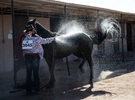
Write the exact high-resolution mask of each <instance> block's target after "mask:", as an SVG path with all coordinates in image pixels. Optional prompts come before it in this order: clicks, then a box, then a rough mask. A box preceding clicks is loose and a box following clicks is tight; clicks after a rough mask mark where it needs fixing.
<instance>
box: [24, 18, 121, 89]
mask: <svg viewBox="0 0 135 100" xmlns="http://www.w3.org/2000/svg"><path fill="white" fill-rule="evenodd" d="M26 25H33V26H34V28H35V30H36V31H37V34H38V35H39V36H41V37H43V38H48V37H54V35H53V34H52V32H51V31H49V30H48V29H46V28H45V27H43V26H42V25H41V24H40V23H38V22H37V21H36V19H33V20H29V21H28V22H27V24H26ZM120 32H121V29H120V25H119V23H118V22H117V21H116V20H115V19H113V18H106V19H102V18H100V19H98V20H97V22H96V26H95V28H94V29H91V30H90V31H89V33H87V34H86V33H74V34H63V33H62V34H61V35H59V36H55V41H53V43H51V44H49V45H42V46H43V49H44V52H45V53H44V58H45V60H46V62H47V64H48V66H49V71H50V76H51V77H50V81H49V83H48V85H47V86H48V87H49V88H50V87H54V83H55V77H54V68H55V60H56V59H59V58H63V57H66V56H68V55H70V54H74V55H75V56H77V57H82V58H83V59H84V60H83V61H82V63H81V64H80V69H81V68H82V66H83V64H84V62H85V59H86V60H87V62H88V64H89V67H90V79H89V84H90V89H92V88H93V82H92V79H93V62H92V49H93V44H97V45H98V44H100V43H101V42H102V41H103V40H104V39H105V38H106V37H107V35H108V34H111V36H112V41H115V40H117V39H118V37H119V35H120Z"/></svg>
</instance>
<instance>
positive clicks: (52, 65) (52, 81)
mask: <svg viewBox="0 0 135 100" xmlns="http://www.w3.org/2000/svg"><path fill="white" fill-rule="evenodd" d="M46 62H47V64H48V66H49V72H50V81H49V83H48V84H47V88H53V87H54V85H55V77H54V69H55V60H54V59H46Z"/></svg>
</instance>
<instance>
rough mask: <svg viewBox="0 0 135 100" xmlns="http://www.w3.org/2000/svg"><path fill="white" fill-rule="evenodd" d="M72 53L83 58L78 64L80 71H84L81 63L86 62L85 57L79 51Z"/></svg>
mask: <svg viewBox="0 0 135 100" xmlns="http://www.w3.org/2000/svg"><path fill="white" fill-rule="evenodd" d="M74 55H75V56H77V57H81V58H82V59H83V60H82V62H81V63H80V65H79V69H80V71H81V72H82V73H84V72H85V70H84V69H83V65H84V63H85V62H86V58H85V56H84V54H83V53H82V52H81V53H74Z"/></svg>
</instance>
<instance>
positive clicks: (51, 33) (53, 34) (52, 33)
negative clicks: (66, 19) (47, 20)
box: [36, 21, 56, 36]
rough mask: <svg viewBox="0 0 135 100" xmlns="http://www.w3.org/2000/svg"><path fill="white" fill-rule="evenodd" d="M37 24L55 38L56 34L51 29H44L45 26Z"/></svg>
mask: <svg viewBox="0 0 135 100" xmlns="http://www.w3.org/2000/svg"><path fill="white" fill-rule="evenodd" d="M36 24H37V25H38V26H40V27H41V28H42V29H44V30H45V31H47V32H48V33H50V35H51V36H55V34H56V32H52V31H50V30H49V29H47V28H46V27H44V26H43V25H41V24H40V23H39V22H37V21H36Z"/></svg>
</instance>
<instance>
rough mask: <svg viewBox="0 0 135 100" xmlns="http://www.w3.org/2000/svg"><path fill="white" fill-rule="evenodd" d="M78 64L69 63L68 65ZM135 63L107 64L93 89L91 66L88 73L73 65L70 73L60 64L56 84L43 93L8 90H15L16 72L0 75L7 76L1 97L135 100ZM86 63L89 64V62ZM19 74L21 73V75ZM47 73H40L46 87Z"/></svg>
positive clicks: (20, 99)
mask: <svg viewBox="0 0 135 100" xmlns="http://www.w3.org/2000/svg"><path fill="white" fill-rule="evenodd" d="M76 65H77V63H70V65H69V66H76ZM134 65H135V61H130V62H127V63H123V64H120V65H118V66H117V69H116V68H115V70H111V68H108V69H110V70H108V69H106V68H107V67H104V70H102V71H101V72H100V75H99V77H98V78H99V79H100V81H97V82H94V88H93V89H92V91H90V90H89V85H88V80H89V70H88V69H89V68H88V67H85V70H86V72H85V73H81V72H80V70H79V69H78V67H70V76H69V75H68V73H67V68H66V67H65V65H63V64H57V65H56V66H57V68H56V70H55V77H56V83H55V87H54V88H53V89H45V88H44V89H42V90H41V91H40V94H38V95H29V96H28V95H26V91H25V90H22V91H18V92H16V93H9V92H10V91H11V90H14V89H13V84H14V82H13V72H11V73H8V74H5V75H3V76H0V79H2V77H5V80H4V81H2V82H1V84H0V85H1V86H0V100H135V66H134ZM58 66H60V67H58ZM61 66H63V67H61ZM85 66H87V63H86V64H85ZM105 66H106V64H105ZM87 68H88V69H87ZM96 69H98V68H96ZM102 69H103V68H102ZM44 70H46V69H44V68H41V72H43V71H44ZM20 74H21V76H19V75H20ZM19 75H18V81H19V82H21V81H24V79H25V69H22V70H20V71H19ZM9 76H10V77H9ZM47 76H48V73H42V74H41V75H40V77H41V86H44V85H45V84H46V83H47V82H48V81H49V78H48V77H47ZM7 77H8V78H7ZM45 77H46V78H45ZM106 78H107V79H106ZM102 79H104V80H102Z"/></svg>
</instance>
